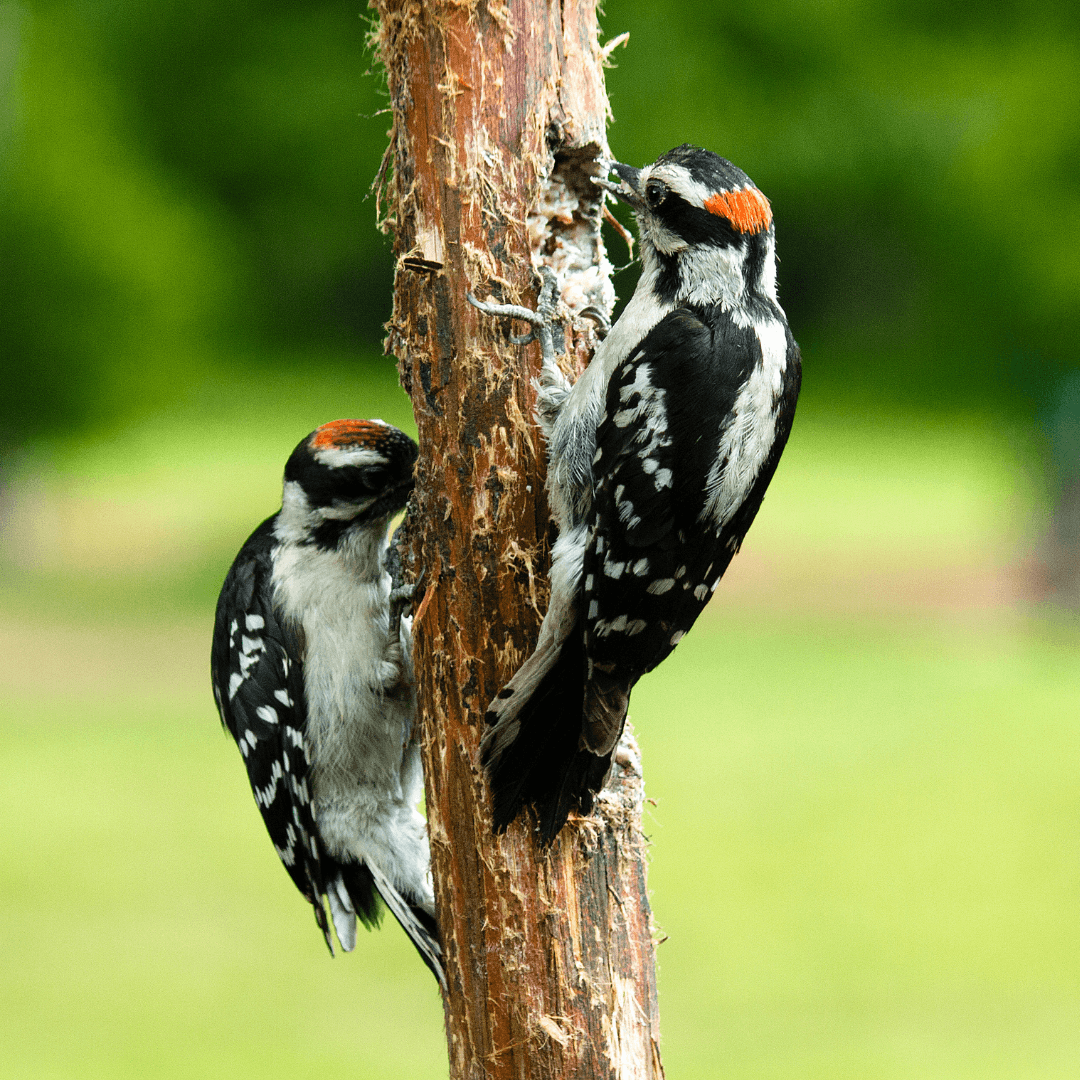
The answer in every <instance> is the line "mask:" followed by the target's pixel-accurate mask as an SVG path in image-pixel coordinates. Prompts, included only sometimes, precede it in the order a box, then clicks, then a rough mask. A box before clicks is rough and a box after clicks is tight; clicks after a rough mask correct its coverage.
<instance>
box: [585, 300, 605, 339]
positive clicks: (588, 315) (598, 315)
mask: <svg viewBox="0 0 1080 1080" xmlns="http://www.w3.org/2000/svg"><path fill="white" fill-rule="evenodd" d="M578 315H579V316H580V317H581V318H584V319H592V321H593V322H594V323H596V333H597V336H598V337H599V338H600V340H601V341H603V339H604V338H606V337H607V336H608V331H609V330H610V329H611V320H610V319H609V318H608V317H607V315H606V314H605V313H604V312H603V311H601V310H600V308H598V307H597V306H596V305H595V304H589V306H588V307H583V308H582V309H581V310H580V311H579V312H578Z"/></svg>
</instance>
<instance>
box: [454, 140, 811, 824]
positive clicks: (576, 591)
mask: <svg viewBox="0 0 1080 1080" xmlns="http://www.w3.org/2000/svg"><path fill="white" fill-rule="evenodd" d="M610 168H611V171H613V172H614V173H615V174H617V176H618V177H619V181H618V182H617V183H614V182H611V181H609V180H598V181H597V183H598V184H599V185H600V186H601V187H604V188H606V189H607V190H609V191H611V192H612V193H613V194H615V195H616V196H617V197H618V198H620V199H622V200H623V201H624V202H627V203H629V204H630V206H631V207H632V208H633V209H634V212H635V215H636V217H637V223H638V228H639V232H640V249H641V261H642V273H641V278H640V280H639V281H638V285H637V288H636V289H635V291H634V295H633V297H632V298H631V299H630V302H629V303H628V304H627V305H626V308H625V310H624V311H623V313H622V315H621V317H620V318H619V319H618V321H617V322H616V323H615V325H614V326H613V327H612V328H611V330H610V332H609V333H608V335H607V336H606V338H605V339H604V340H603V341H602V342H601V344H600V345H599V347H598V348H597V350H596V352H595V354H594V356H593V358H592V361H591V362H590V364H589V366H588V367H587V368H586V370H585V372H584V373H583V374H582V375H581V377H580V378H579V379H578V380H577V382H575V383H574V384H573V385H571V384H570V383H569V381H568V380H567V379H566V378H565V377H564V376H563V374H562V373H561V372H560V370H559V368H558V366H557V365H556V364H555V358H554V350H553V347H552V336H551V329H550V327H551V321H552V319H553V318H554V314H555V300H554V286H555V282H554V279H553V275H552V274H551V272H550V271H548V272H547V277H546V280H545V283H544V288H543V289H542V290H541V297H540V305H539V311H538V312H536V313H534V312H530V311H528V310H527V309H524V308H517V307H512V306H508V305H500V306H496V305H483V304H479V303H478V302H477V301H475V300H473V302H474V303H476V304H477V306H478V307H480V308H481V310H482V311H485V312H486V313H488V314H492V315H503V316H506V315H509V316H511V317H513V318H518V319H524V320H525V321H528V322H530V323H532V324H533V326H534V327H535V328H536V329H535V331H534V332H536V333H537V335H538V336H539V338H540V341H541V345H542V354H543V366H542V371H541V376H540V380H539V384H538V402H537V420H538V422H539V424H540V426H541V428H542V430H543V433H544V436H545V439H546V441H547V447H548V474H547V490H548V498H549V502H550V506H551V511H552V515H553V517H554V519H555V523H556V525H557V526H558V530H559V535H558V539H557V540H556V543H555V546H554V550H553V552H552V565H551V600H550V603H549V605H548V610H547V613H546V615H545V617H544V621H543V624H542V626H541V628H540V636H539V640H538V641H537V644H536V648H535V651H534V652H533V653H532V655H531V656H530V657H529V658H528V659H527V660H526V661H525V663H524V664H523V665H522V666H521V667H520V668H519V669H518V671H517V673H516V674H515V675H514V677H513V678H512V679H511V680H510V681H509V682H508V683H507V684H506V686H504V687H503V688H502V690H500V691H499V693H498V695H497V696H496V698H495V700H494V701H492V702H491V705H490V706H489V709H488V714H487V722H488V724H489V725H490V726H489V728H488V730H487V731H486V732H485V735H484V739H483V742H482V750H481V753H482V760H483V763H484V765H485V766H486V768H487V772H488V776H489V779H490V783H491V791H492V799H493V809H494V822H495V827H496V828H497V829H499V830H502V829H505V828H506V826H507V825H508V824H509V823H510V822H511V821H512V820H513V819H514V818H515V817H516V816H517V815H518V814H519V813H520V812H521V811H522V809H523V808H524V807H525V806H527V805H531V806H533V807H534V808H535V810H536V813H537V824H538V828H539V831H540V835H541V838H542V840H543V841H544V842H545V843H550V842H551V841H552V840H553V839H554V837H555V835H556V834H557V833H558V831H559V829H560V828H561V827H562V825H563V823H564V822H565V821H566V818H567V815H568V814H569V812H570V811H571V810H574V809H576V810H579V811H581V812H583V813H587V812H588V811H589V810H590V809H591V807H592V801H593V796H594V794H595V793H596V792H598V791H599V790H600V788H601V787H602V786H603V783H604V780H605V777H606V775H607V773H608V770H609V768H610V765H611V759H612V754H613V752H614V751H615V748H616V745H617V744H618V741H619V736H620V734H621V733H622V729H623V724H624V722H625V720H626V711H627V706H628V702H629V697H630V691H631V689H632V687H633V686H634V684H635V683H636V682H637V680H638V679H639V678H641V676H642V675H644V674H645V672H647V671H651V670H652V669H653V668H654V667H656V665H657V664H659V663H660V662H661V661H662V660H663V659H664V658H665V657H666V656H667V655H668V654H669V653H670V652H671V651H672V649H674V648H675V646H676V644H677V643H678V642H679V640H680V639H681V638H682V637H683V635H684V634H685V633H686V632H687V631H688V630H689V629H690V627H691V626H692V625H693V623H694V620H695V619H696V618H697V617H698V615H699V614H700V613H701V610H702V608H704V606H705V604H706V603H707V602H708V600H709V597H710V596H711V595H712V593H713V591H714V590H715V589H716V587H717V585H718V584H719V582H720V578H721V577H722V576H723V573H724V571H725V570H726V569H727V566H728V564H729V563H730V561H731V559H732V557H733V556H734V554H735V552H737V551H738V550H739V546H740V544H741V543H742V541H743V537H744V536H746V532H747V530H748V529H749V528H750V525H751V523H752V522H753V520H754V516H755V514H757V511H758V508H759V507H760V506H761V501H762V499H763V498H764V495H765V489H766V488H767V487H768V485H769V481H770V480H771V479H772V476H773V472H774V471H775V469H776V465H777V462H778V461H779V460H780V454H781V452H782V451H783V449H784V445H785V443H786V442H787V438H788V433H789V432H790V430H791V423H792V419H793V417H794V414H795V403H796V400H797V398H798V394H799V385H800V380H801V361H800V357H799V349H798V346H797V345H796V344H795V341H794V339H793V338H792V336H791V331H790V330H789V328H788V324H787V319H786V317H785V316H784V312H783V310H782V309H781V307H780V304H779V302H778V300H777V296H776V237H775V231H774V228H773V217H772V209H771V207H770V205H769V201H768V199H766V198H765V196H764V195H763V194H762V193H761V192H760V191H759V190H758V189H757V188H756V187H755V186H754V184H753V183H752V182H751V181H750V179H749V177H747V175H746V174H745V173H744V172H743V171H742V170H741V169H738V168H736V167H735V166H734V165H732V164H731V162H729V161H726V160H724V158H721V157H719V156H717V155H716V154H714V153H711V152H710V151H708V150H701V149H699V148H698V147H695V146H690V145H683V146H678V147H676V148H675V149H674V150H671V151H669V152H668V153H666V154H664V155H663V157H661V158H660V159H659V160H658V161H656V162H654V163H653V164H652V165H649V166H646V167H645V168H643V169H634V168H631V167H630V166H628V165H622V164H618V163H614V164H612V165H611V166H610ZM515 340H519V341H520V340H523V339H515ZM526 340H527V339H526Z"/></svg>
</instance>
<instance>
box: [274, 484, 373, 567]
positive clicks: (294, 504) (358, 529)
mask: <svg viewBox="0 0 1080 1080" xmlns="http://www.w3.org/2000/svg"><path fill="white" fill-rule="evenodd" d="M373 502H374V499H367V500H365V501H364V503H362V504H359V505H349V506H343V505H340V506H318V507H312V505H311V504H310V502H309V501H308V498H307V495H306V494H305V493H304V489H303V488H302V487H301V486H300V485H299V484H298V483H296V482H295V481H291V480H290V481H286V483H285V487H284V490H283V492H282V498H281V510H280V512H279V513H278V516H277V521H276V522H275V524H274V535H275V536H276V537H277V538H278V540H279V541H280V542H281V543H282V544H283V545H284V546H289V547H295V548H297V549H308V550H310V551H312V553H313V554H314V553H315V552H319V553H322V554H324V555H326V556H329V557H335V556H336V557H337V558H338V559H340V561H341V563H342V565H343V568H344V569H345V570H347V571H348V573H349V574H350V575H351V576H352V577H353V578H354V579H355V580H356V581H358V582H371V581H375V580H376V579H378V578H379V577H380V576H381V574H382V553H383V549H384V548H385V547H386V527H387V524H388V522H389V515H387V516H385V517H382V518H380V519H377V520H374V521H373V520H368V519H366V518H365V517H364V510H365V509H366V507H367V506H368V505H370V504H371V503H373Z"/></svg>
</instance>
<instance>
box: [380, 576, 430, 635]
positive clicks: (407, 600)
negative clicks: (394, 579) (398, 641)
mask: <svg viewBox="0 0 1080 1080" xmlns="http://www.w3.org/2000/svg"><path fill="white" fill-rule="evenodd" d="M423 580H424V571H423V570H421V571H420V575H419V577H417V579H416V580H415V581H410V582H405V583H403V584H401V585H398V586H396V587H395V588H393V589H391V590H390V620H389V624H388V625H389V628H390V639H391V640H394V639H395V638H396V637H398V636H399V635H400V633H401V616H402V615H404V614H405V609H406V608H407V607H409V606H410V605H411V604H412V602H413V601H414V600H415V599H416V590H417V589H419V588H420V582H421V581H423Z"/></svg>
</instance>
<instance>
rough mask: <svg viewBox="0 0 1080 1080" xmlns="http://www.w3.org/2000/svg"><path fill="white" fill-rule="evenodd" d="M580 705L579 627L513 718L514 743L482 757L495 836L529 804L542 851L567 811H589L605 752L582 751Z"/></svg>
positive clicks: (598, 785)
mask: <svg viewBox="0 0 1080 1080" xmlns="http://www.w3.org/2000/svg"><path fill="white" fill-rule="evenodd" d="M584 705H585V641H584V634H583V631H582V629H581V625H580V623H579V624H578V625H577V626H575V627H574V630H573V631H572V632H571V633H570V634H569V635H568V637H567V638H566V639H565V640H564V641H563V643H562V647H561V649H560V653H559V658H558V660H557V661H556V662H555V664H554V666H553V667H552V668H551V670H550V671H549V672H548V673H547V675H546V676H545V677H544V678H543V680H542V681H541V683H540V685H539V687H537V689H536V691H535V692H534V693H533V695H532V697H531V698H530V699H529V700H528V701H527V702H525V703H524V704H523V705H522V707H521V709H520V711H519V712H518V713H517V714H516V722H517V723H518V724H519V725H520V726H519V729H518V733H517V736H516V737H515V739H514V741H513V742H511V743H510V744H509V745H508V746H506V747H505V748H504V749H503V750H502V751H501V752H500V753H498V754H496V753H493V752H491V751H488V752H486V753H485V754H484V755H483V757H482V761H483V764H484V766H485V767H486V768H487V771H488V779H489V782H490V784H491V802H492V818H493V822H494V826H495V831H496V832H505V831H506V829H507V827H508V826H509V824H510V822H512V821H513V820H514V819H515V818H516V817H517V816H518V815H519V814H520V813H521V812H522V810H524V809H525V807H526V806H533V807H534V808H535V810H536V817H537V827H538V830H539V833H540V839H541V842H542V843H543V844H544V845H545V846H546V845H548V844H550V843H551V842H552V841H553V840H554V839H555V837H556V836H557V835H558V833H559V830H560V829H561V828H562V827H563V825H564V824H565V822H566V819H567V817H568V816H569V814H570V812H571V811H572V810H577V811H579V812H581V813H586V814H587V813H588V812H589V811H590V810H591V809H592V804H593V796H594V794H595V793H596V792H598V791H599V790H600V788H601V787H603V784H604V778H605V777H606V776H607V772H608V768H609V766H610V764H611V753H610V751H609V752H608V753H606V754H596V753H593V752H592V751H590V750H587V749H584V748H583V746H582V711H583V708H584ZM491 745H494V741H492V743H491Z"/></svg>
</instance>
